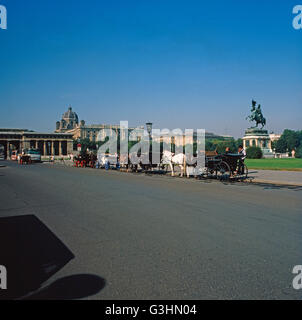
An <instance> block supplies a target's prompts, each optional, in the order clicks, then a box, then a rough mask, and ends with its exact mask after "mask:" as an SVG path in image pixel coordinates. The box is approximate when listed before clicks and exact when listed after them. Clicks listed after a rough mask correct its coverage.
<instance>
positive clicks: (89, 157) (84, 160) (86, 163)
mask: <svg viewBox="0 0 302 320" xmlns="http://www.w3.org/2000/svg"><path fill="white" fill-rule="evenodd" d="M96 161H97V156H96V155H95V154H93V153H85V154H80V155H79V156H77V157H74V159H73V162H74V166H75V167H81V168H86V167H90V168H95V165H96Z"/></svg>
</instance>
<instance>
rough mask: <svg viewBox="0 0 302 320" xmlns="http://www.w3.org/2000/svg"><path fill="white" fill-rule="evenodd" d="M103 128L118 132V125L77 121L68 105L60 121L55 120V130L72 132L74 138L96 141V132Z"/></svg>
mask: <svg viewBox="0 0 302 320" xmlns="http://www.w3.org/2000/svg"><path fill="white" fill-rule="evenodd" d="M141 128H143V127H141ZM103 129H112V130H114V131H115V132H116V133H118V132H119V130H120V126H119V125H112V124H91V125H86V123H85V121H84V120H81V121H79V117H78V115H77V114H76V113H75V112H74V111H72V108H71V107H69V108H68V110H67V111H66V112H65V113H64V114H63V116H62V119H61V121H57V122H56V130H55V132H56V133H68V134H72V136H73V139H74V140H77V139H89V140H90V141H96V139H97V136H98V133H99V132H100V131H101V130H103ZM134 129H135V128H128V130H129V132H131V131H132V130H134Z"/></svg>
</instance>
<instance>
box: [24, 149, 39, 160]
mask: <svg viewBox="0 0 302 320" xmlns="http://www.w3.org/2000/svg"><path fill="white" fill-rule="evenodd" d="M24 154H25V155H26V156H29V157H30V160H31V161H32V162H41V152H40V151H39V150H37V149H29V150H25V151H24Z"/></svg>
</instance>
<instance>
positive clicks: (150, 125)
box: [146, 122, 153, 137]
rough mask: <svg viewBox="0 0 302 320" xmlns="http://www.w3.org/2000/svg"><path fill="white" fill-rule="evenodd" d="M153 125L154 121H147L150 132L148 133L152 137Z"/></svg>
mask: <svg viewBox="0 0 302 320" xmlns="http://www.w3.org/2000/svg"><path fill="white" fill-rule="evenodd" d="M152 125H153V123H152V122H147V123H146V127H147V132H148V134H149V136H150V137H151V132H152Z"/></svg>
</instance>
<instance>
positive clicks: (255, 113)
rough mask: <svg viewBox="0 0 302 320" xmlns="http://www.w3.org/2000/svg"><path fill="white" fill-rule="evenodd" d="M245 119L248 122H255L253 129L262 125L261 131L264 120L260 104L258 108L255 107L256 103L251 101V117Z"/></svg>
mask: <svg viewBox="0 0 302 320" xmlns="http://www.w3.org/2000/svg"><path fill="white" fill-rule="evenodd" d="M246 119H249V121H250V122H253V121H255V122H256V125H255V127H254V128H256V127H258V124H261V125H262V127H261V129H263V127H264V126H265V124H266V119H265V118H264V117H263V114H262V111H261V106H260V104H258V107H257V102H256V101H254V100H253V101H252V109H251V115H250V116H248V117H246Z"/></svg>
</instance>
